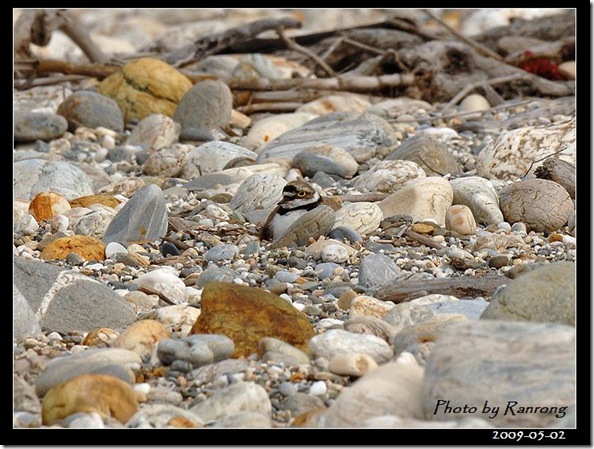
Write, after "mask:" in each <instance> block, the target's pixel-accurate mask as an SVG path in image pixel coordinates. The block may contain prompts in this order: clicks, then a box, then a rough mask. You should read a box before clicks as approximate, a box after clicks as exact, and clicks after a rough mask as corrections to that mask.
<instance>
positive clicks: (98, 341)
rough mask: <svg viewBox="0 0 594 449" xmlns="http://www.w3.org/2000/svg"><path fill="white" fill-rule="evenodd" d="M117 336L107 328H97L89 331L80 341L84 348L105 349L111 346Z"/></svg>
mask: <svg viewBox="0 0 594 449" xmlns="http://www.w3.org/2000/svg"><path fill="white" fill-rule="evenodd" d="M118 336H119V334H118V333H117V332H116V331H114V330H113V329H110V328H108V327H99V328H97V329H93V330H91V331H89V333H88V334H87V335H86V336H85V338H84V340H83V341H82V344H83V345H86V346H100V347H106V346H111V344H112V343H113V341H114V340H115V339H116V338H118Z"/></svg>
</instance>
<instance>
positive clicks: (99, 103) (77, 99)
mask: <svg viewBox="0 0 594 449" xmlns="http://www.w3.org/2000/svg"><path fill="white" fill-rule="evenodd" d="M58 114H60V115H61V116H63V117H64V118H65V119H66V120H67V121H68V130H69V131H70V132H74V131H76V129H77V128H80V127H81V126H84V127H86V128H91V129H95V128H99V127H103V128H107V129H111V130H113V131H115V132H117V133H121V132H123V131H124V117H123V115H122V111H121V110H120V108H119V106H118V104H117V103H116V102H115V101H114V100H112V99H111V98H109V97H107V96H105V95H101V94H100V93H97V92H93V91H90V90H78V91H76V92H74V93H73V94H72V95H69V96H68V97H66V99H65V100H64V101H63V102H62V103H61V104H60V106H58Z"/></svg>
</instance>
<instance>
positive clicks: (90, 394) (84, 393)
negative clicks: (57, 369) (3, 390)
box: [41, 374, 138, 426]
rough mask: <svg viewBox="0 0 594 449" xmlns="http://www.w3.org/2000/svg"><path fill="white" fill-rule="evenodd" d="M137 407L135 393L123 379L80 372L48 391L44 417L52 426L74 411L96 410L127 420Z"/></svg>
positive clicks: (42, 413)
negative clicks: (78, 374)
mask: <svg viewBox="0 0 594 449" xmlns="http://www.w3.org/2000/svg"><path fill="white" fill-rule="evenodd" d="M137 410H138V401H137V400H136V393H135V392H134V390H133V389H132V387H131V386H130V385H128V384H127V383H126V382H124V381H123V380H120V379H118V378H117V377H114V376H108V375H105V374H81V375H80V376H76V377H73V378H72V379H70V380H68V381H66V382H63V383H61V384H60V385H58V386H57V387H54V388H52V389H51V390H50V391H48V392H47V393H46V395H45V396H44V398H43V402H42V404H41V418H42V422H43V424H44V425H48V426H49V425H52V424H55V423H57V422H59V421H61V420H62V419H64V418H66V417H67V416H69V415H72V414H73V413H78V412H82V413H92V412H96V413H99V415H101V416H102V417H104V418H105V417H112V418H115V419H117V420H118V421H120V422H121V423H126V422H127V421H128V420H129V419H130V418H131V417H132V415H133V414H134V413H136V411H137Z"/></svg>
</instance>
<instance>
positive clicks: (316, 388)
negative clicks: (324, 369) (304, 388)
mask: <svg viewBox="0 0 594 449" xmlns="http://www.w3.org/2000/svg"><path fill="white" fill-rule="evenodd" d="M327 391H328V388H327V387H326V382H324V381H323V380H318V381H317V382H314V383H313V384H311V387H309V394H313V395H314V396H321V395H324V394H326V392H327Z"/></svg>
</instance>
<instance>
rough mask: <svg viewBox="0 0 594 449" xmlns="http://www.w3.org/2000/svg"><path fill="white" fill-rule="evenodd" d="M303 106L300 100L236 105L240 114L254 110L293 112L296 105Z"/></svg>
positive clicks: (253, 111) (252, 112)
mask: <svg viewBox="0 0 594 449" xmlns="http://www.w3.org/2000/svg"><path fill="white" fill-rule="evenodd" d="M300 106H303V103H301V102H274V103H272V102H264V103H252V104H248V105H246V106H237V107H236V108H235V109H237V111H238V112H241V113H242V114H254V113H255V112H263V111H266V112H293V111H295V109H297V108H298V107H300Z"/></svg>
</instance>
